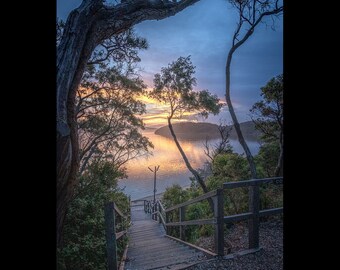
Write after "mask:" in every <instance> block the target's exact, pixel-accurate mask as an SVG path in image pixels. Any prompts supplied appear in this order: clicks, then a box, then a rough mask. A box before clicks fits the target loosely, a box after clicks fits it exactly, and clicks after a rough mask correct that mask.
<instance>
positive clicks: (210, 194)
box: [165, 190, 217, 213]
mask: <svg viewBox="0 0 340 270" xmlns="http://www.w3.org/2000/svg"><path fill="white" fill-rule="evenodd" d="M216 193H217V190H213V191H210V192H207V193H204V194H203V195H200V196H198V197H196V198H194V199H192V200H190V201H187V202H184V203H180V204H176V205H174V206H172V207H169V208H167V209H165V212H166V213H167V212H170V211H172V210H175V209H178V208H181V207H183V206H187V205H190V204H193V203H196V202H200V201H203V200H205V199H208V198H211V197H214V196H216Z"/></svg>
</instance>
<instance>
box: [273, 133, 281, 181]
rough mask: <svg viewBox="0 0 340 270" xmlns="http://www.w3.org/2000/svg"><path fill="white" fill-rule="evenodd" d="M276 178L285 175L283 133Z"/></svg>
mask: <svg viewBox="0 0 340 270" xmlns="http://www.w3.org/2000/svg"><path fill="white" fill-rule="evenodd" d="M274 175H275V176H276V177H278V176H282V175H283V133H282V132H281V133H280V155H279V160H278V162H277V165H276V168H275V173H274Z"/></svg>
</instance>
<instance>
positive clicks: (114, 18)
mask: <svg viewBox="0 0 340 270" xmlns="http://www.w3.org/2000/svg"><path fill="white" fill-rule="evenodd" d="M198 1H199V0H182V1H177V2H164V1H161V0H131V1H123V2H122V3H119V2H118V3H117V4H114V3H111V4H109V5H108V4H106V3H105V1H103V0H83V1H82V3H81V5H80V6H79V7H78V8H76V9H74V10H73V11H72V12H71V13H70V14H69V16H68V18H67V20H66V23H65V26H64V28H63V33H62V37H61V39H60V41H59V42H57V44H58V47H57V89H56V99H57V104H56V105H57V106H56V108H57V111H56V112H57V115H56V120H57V246H60V243H61V234H62V227H63V220H64V217H65V213H66V212H65V211H66V208H67V204H68V201H69V200H70V198H71V197H72V195H73V191H74V186H75V182H76V176H77V173H78V170H79V143H78V130H77V121H76V116H77V112H76V92H77V89H78V87H79V84H80V81H81V78H82V76H83V73H84V70H85V68H86V65H87V64H88V62H89V60H90V58H91V55H92V54H93V53H94V50H95V49H96V48H97V47H98V46H100V45H103V46H102V48H104V49H103V52H104V53H105V51H106V49H107V48H106V47H105V46H106V45H105V41H106V40H108V39H110V38H112V37H115V36H117V35H119V34H121V33H123V32H125V31H127V30H128V29H130V28H131V27H132V26H133V25H135V24H138V23H140V22H142V21H145V20H161V19H164V18H167V17H169V16H173V15H175V14H177V13H178V12H180V11H181V10H183V9H185V8H186V7H188V6H190V5H192V4H194V3H196V2H198ZM99 51H100V50H99ZM97 56H99V57H100V55H97ZM103 57H104V58H105V57H106V56H105V55H103ZM107 57H110V55H108V56H107Z"/></svg>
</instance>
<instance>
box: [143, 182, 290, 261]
mask: <svg viewBox="0 0 340 270" xmlns="http://www.w3.org/2000/svg"><path fill="white" fill-rule="evenodd" d="M268 183H273V184H282V183H283V177H275V178H264V179H252V180H244V181H239V182H229V183H224V184H223V188H221V189H217V190H214V191H210V192H208V193H205V194H203V195H201V196H199V197H197V198H194V199H192V200H190V201H187V202H184V203H181V204H178V205H175V206H172V207H169V208H167V209H164V207H163V205H162V203H161V202H160V201H159V200H158V201H156V202H155V203H152V202H151V201H149V202H148V201H145V202H144V206H145V207H144V210H145V211H146V212H148V213H150V209H152V210H151V216H152V218H153V219H154V220H158V221H159V222H160V223H162V224H163V226H164V228H165V229H166V232H167V234H169V228H170V227H171V226H179V237H180V240H181V241H185V226H187V225H204V224H212V225H215V230H214V242H215V255H218V256H223V255H224V226H223V225H224V223H233V222H238V221H242V220H248V228H249V249H257V248H259V218H260V217H263V216H269V215H276V214H281V213H283V207H280V208H271V209H264V210H259V209H260V191H259V186H260V185H261V184H268ZM240 187H249V212H247V213H241V214H237V215H231V216H224V208H223V206H224V202H223V200H224V199H223V196H224V194H223V193H224V190H225V189H234V188H240ZM208 198H212V200H213V203H214V213H213V214H214V215H213V218H209V219H197V220H185V208H186V207H187V206H189V205H191V204H194V203H197V202H200V201H203V200H207V199H208ZM175 210H179V221H178V222H169V213H170V212H172V211H175Z"/></svg>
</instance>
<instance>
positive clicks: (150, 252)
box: [125, 204, 206, 270]
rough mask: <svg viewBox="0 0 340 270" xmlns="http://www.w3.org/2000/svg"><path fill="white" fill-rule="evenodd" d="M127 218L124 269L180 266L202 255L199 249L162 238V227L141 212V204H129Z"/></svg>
mask: <svg viewBox="0 0 340 270" xmlns="http://www.w3.org/2000/svg"><path fill="white" fill-rule="evenodd" d="M131 221H132V226H131V227H130V229H129V230H128V236H129V238H130V240H129V249H128V252H127V260H126V263H125V269H126V270H144V269H181V268H184V267H186V266H188V265H190V264H192V263H193V262H197V261H198V260H203V259H205V258H206V257H205V255H204V254H203V253H202V252H199V251H197V250H195V249H193V248H190V247H188V246H186V245H183V244H180V243H179V242H176V241H173V240H171V239H170V238H168V237H166V236H165V231H164V228H163V226H162V225H161V224H159V223H157V222H156V221H154V220H152V219H151V216H150V214H145V213H144V208H143V206H138V204H135V205H132V207H131Z"/></svg>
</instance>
